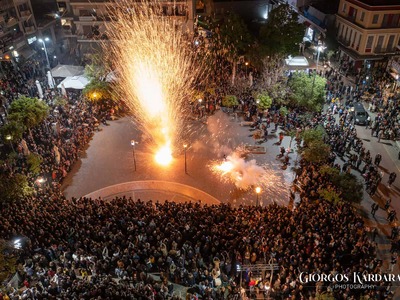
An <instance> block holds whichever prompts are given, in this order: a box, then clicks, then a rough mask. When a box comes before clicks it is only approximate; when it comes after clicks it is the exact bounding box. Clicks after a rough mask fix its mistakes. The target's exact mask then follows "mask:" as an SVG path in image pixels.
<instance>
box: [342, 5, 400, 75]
mask: <svg viewBox="0 0 400 300" xmlns="http://www.w3.org/2000/svg"><path fill="white" fill-rule="evenodd" d="M336 29H337V40H338V41H339V43H340V57H341V58H342V59H345V60H348V62H349V66H350V67H352V68H354V70H356V71H360V70H361V69H362V68H371V69H372V68H385V67H386V66H387V64H388V61H389V59H390V58H392V57H393V56H396V55H398V54H399V50H400V47H399V44H400V1H398V0H340V4H339V9H338V12H337V14H336Z"/></svg>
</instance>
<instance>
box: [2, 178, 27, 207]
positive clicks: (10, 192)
mask: <svg viewBox="0 0 400 300" xmlns="http://www.w3.org/2000/svg"><path fill="white" fill-rule="evenodd" d="M32 193H33V188H32V187H31V186H30V185H29V182H28V178H27V177H26V176H25V175H22V174H13V175H11V174H8V175H7V174H4V173H2V174H0V199H1V201H16V200H19V199H23V198H25V197H28V196H31V195H32Z"/></svg>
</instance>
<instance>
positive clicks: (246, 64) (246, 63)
mask: <svg viewBox="0 0 400 300" xmlns="http://www.w3.org/2000/svg"><path fill="white" fill-rule="evenodd" d="M244 65H245V66H246V76H247V66H248V65H249V63H248V62H247V61H246V62H245V63H244Z"/></svg>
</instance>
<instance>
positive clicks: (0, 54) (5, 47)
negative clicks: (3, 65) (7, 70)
mask: <svg viewBox="0 0 400 300" xmlns="http://www.w3.org/2000/svg"><path fill="white" fill-rule="evenodd" d="M36 31H37V25H36V20H35V17H34V15H33V10H32V5H31V2H30V0H1V1H0V60H3V61H4V60H12V59H16V60H18V59H19V58H20V57H21V56H24V57H25V58H29V57H30V56H31V55H32V54H33V53H34V52H33V50H32V49H31V48H30V47H29V46H28V45H29V43H30V42H33V41H32V39H33V37H34V36H35V33H36Z"/></svg>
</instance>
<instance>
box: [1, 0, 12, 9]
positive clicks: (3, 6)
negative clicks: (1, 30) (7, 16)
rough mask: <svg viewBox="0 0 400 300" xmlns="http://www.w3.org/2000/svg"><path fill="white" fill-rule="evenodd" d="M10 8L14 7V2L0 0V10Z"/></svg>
mask: <svg viewBox="0 0 400 300" xmlns="http://www.w3.org/2000/svg"><path fill="white" fill-rule="evenodd" d="M10 8H14V3H13V2H12V1H10V0H0V10H2V11H4V10H7V9H10Z"/></svg>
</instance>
